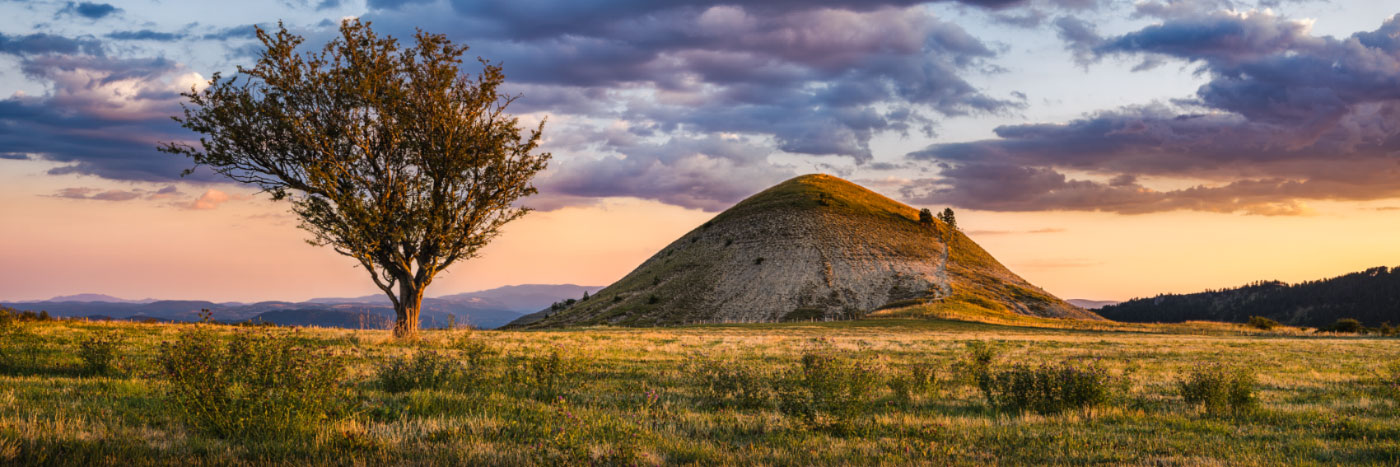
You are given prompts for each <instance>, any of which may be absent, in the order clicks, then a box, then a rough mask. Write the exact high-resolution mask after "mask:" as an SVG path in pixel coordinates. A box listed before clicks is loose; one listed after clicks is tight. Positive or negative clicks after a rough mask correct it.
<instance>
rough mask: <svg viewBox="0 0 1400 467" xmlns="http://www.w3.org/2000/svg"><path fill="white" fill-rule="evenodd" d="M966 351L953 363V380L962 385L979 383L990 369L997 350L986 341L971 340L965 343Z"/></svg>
mask: <svg viewBox="0 0 1400 467" xmlns="http://www.w3.org/2000/svg"><path fill="white" fill-rule="evenodd" d="M966 352H967V353H965V354H963V357H962V359H960V360H958V362H957V363H955V364H953V373H954V382H957V383H959V384H963V385H976V384H979V383H980V381H982V380H983V379H985V378H986V377H987V375H988V372H990V371H991V367H992V361H993V360H995V359H996V356H997V350H996V348H994V347H992V345H991V344H988V343H986V342H983V341H971V342H968V343H967V350H966Z"/></svg>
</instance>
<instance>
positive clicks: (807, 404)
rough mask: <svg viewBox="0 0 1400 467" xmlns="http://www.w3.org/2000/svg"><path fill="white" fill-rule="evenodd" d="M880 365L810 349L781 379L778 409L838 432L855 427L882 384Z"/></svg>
mask: <svg viewBox="0 0 1400 467" xmlns="http://www.w3.org/2000/svg"><path fill="white" fill-rule="evenodd" d="M882 370H883V367H882V366H881V365H879V364H878V363H877V362H874V361H870V360H865V359H854V358H848V357H846V356H844V355H842V354H840V353H839V352H837V351H836V350H833V349H819V350H811V351H808V352H806V353H804V354H803V355H802V360H801V363H800V365H799V366H798V367H797V368H794V369H792V370H790V371H788V373H787V374H786V375H783V377H782V378H781V379H779V380H778V387H777V391H776V392H777V394H778V400H779V408H780V409H782V411H783V413H786V414H788V415H794V416H799V417H802V418H803V420H805V421H807V422H808V423H812V424H816V425H825V426H829V427H832V428H837V429H838V430H842V431H848V430H849V429H851V428H854V427H855V425H854V422H857V421H859V420H860V418H861V417H862V416H863V415H865V414H866V412H867V411H868V409H869V406H870V404H871V402H872V401H873V399H874V394H875V388H877V387H878V386H879V385H880V384H881V382H882V381H883V378H882V375H883V371H882Z"/></svg>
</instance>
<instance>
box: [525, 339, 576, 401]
mask: <svg viewBox="0 0 1400 467" xmlns="http://www.w3.org/2000/svg"><path fill="white" fill-rule="evenodd" d="M514 363H515V365H514V366H512V367H511V368H510V371H509V377H510V379H511V381H513V382H514V383H515V385H516V386H517V387H519V388H521V389H523V390H524V391H525V392H526V393H529V394H530V395H532V396H533V397H535V398H536V399H540V400H549V399H553V398H556V397H559V396H560V395H561V394H563V393H564V392H565V390H566V389H567V388H569V387H570V386H571V385H572V384H573V383H574V382H575V381H576V380H577V379H578V377H579V374H580V373H581V372H582V371H583V369H584V367H585V365H584V364H585V361H584V359H583V358H582V357H579V356H577V355H575V354H574V353H573V352H570V351H569V350H567V349H565V348H564V347H562V346H555V347H553V348H551V349H549V351H548V352H546V353H544V354H542V355H532V356H527V357H518V358H516V359H515V362H514Z"/></svg>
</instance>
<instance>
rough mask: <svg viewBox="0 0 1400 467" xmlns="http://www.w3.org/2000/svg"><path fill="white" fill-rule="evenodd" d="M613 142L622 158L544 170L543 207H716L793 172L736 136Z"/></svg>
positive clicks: (714, 208)
mask: <svg viewBox="0 0 1400 467" xmlns="http://www.w3.org/2000/svg"><path fill="white" fill-rule="evenodd" d="M614 144H618V145H619V146H622V147H619V150H620V151H621V152H624V153H625V154H627V156H625V157H604V158H601V159H596V160H573V161H568V162H562V163H561V165H562V167H561V168H560V170H556V171H551V172H549V173H547V174H545V176H543V177H542V178H541V179H540V180H539V181H538V182H537V183H536V185H538V186H539V187H540V192H541V193H542V194H543V195H544V197H545V199H544V200H542V201H545V204H544V205H543V206H542V207H558V206H561V205H564V204H566V203H561V202H560V201H568V200H570V199H572V200H578V201H582V200H587V199H592V198H600V197H610V196H630V197H636V198H642V199H654V200H657V201H661V202H663V203H668V204H673V205H677V206H682V207H689V208H698V209H703V210H706V211H718V210H722V209H724V208H727V207H729V206H730V205H732V204H733V203H735V202H737V201H739V200H741V199H743V198H744V197H747V196H749V195H752V194H753V193H755V192H758V191H760V190H762V189H763V188H767V187H768V186H770V185H773V184H775V183H777V182H779V181H782V180H784V179H787V178H790V177H792V176H794V175H796V174H795V173H794V172H793V171H792V169H790V168H783V167H778V166H774V165H772V164H770V163H769V162H768V160H767V156H768V150H767V149H766V148H763V147H761V146H756V145H754V144H752V142H750V141H748V140H746V139H741V138H723V137H716V136H709V137H704V138H694V139H692V138H671V139H669V140H668V141H666V142H665V143H660V144H650V143H642V142H631V141H626V140H622V141H619V140H617V139H615V140H614ZM558 196H565V197H569V198H565V199H563V200H561V199H559V198H557V197H558ZM534 202H535V200H533V199H532V200H531V203H534ZM537 207H541V206H537Z"/></svg>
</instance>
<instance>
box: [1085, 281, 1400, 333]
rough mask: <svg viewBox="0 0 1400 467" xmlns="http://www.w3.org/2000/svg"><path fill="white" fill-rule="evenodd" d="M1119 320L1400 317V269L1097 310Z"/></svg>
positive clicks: (1321, 322)
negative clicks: (1253, 317) (1256, 317)
mask: <svg viewBox="0 0 1400 467" xmlns="http://www.w3.org/2000/svg"><path fill="white" fill-rule="evenodd" d="M1097 311H1098V313H1099V315H1102V316H1103V317H1105V318H1108V319H1111V320H1115V321H1130V322H1163V323H1169V322H1181V321H1192V320H1210V321H1227V322H1237V323H1243V322H1246V321H1249V317H1251V316H1263V317H1265V318H1270V319H1273V320H1275V321H1278V322H1280V323H1283V324H1290V325H1295V326H1313V327H1321V326H1327V325H1330V324H1332V323H1333V322H1335V321H1336V320H1338V319H1341V318H1355V319H1357V320H1360V321H1361V322H1362V323H1364V324H1365V325H1367V326H1377V325H1380V324H1381V323H1386V322H1389V323H1400V269H1395V268H1387V267H1384V266H1381V267H1377V268H1371V269H1367V270H1365V271H1361V272H1356V273H1351V274H1347V275H1344V276H1338V277H1333V278H1330V279H1323V280H1317V281H1309V282H1303V283H1299V284H1293V285H1289V284H1285V283H1283V282H1279V281H1261V282H1255V283H1252V284H1249V285H1246V286H1244V287H1239V288H1235V289H1224V290H1208V291H1205V292H1200V293H1193V294H1185V295H1177V294H1164V295H1158V296H1156V297H1152V298H1136V299H1132V300H1129V301H1126V302H1123V303H1120V304H1117V305H1110V306H1106V307H1103V308H1100V309H1098V310H1097Z"/></svg>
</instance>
